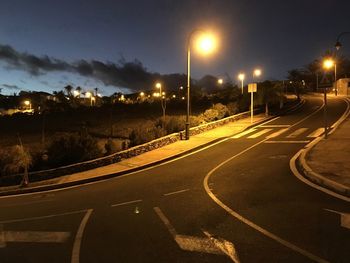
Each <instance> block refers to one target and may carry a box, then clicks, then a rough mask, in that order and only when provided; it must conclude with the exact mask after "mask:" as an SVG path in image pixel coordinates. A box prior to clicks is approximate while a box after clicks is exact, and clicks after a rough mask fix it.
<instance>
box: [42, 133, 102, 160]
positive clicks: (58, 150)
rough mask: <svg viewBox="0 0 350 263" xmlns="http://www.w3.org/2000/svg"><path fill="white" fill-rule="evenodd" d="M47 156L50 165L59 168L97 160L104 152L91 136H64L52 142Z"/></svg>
mask: <svg viewBox="0 0 350 263" xmlns="http://www.w3.org/2000/svg"><path fill="white" fill-rule="evenodd" d="M47 154H48V161H49V163H50V164H51V165H52V166H54V167H57V166H62V165H68V164H72V163H78V162H83V161H87V160H91V159H95V158H97V157H100V156H101V155H102V151H101V149H100V148H99V147H98V145H97V140H96V139H94V138H93V137H91V136H90V135H87V134H85V135H82V134H62V135H60V136H56V137H55V138H54V139H53V140H52V141H51V143H50V145H49V147H48V148H47Z"/></svg>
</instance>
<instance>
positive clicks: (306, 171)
mask: <svg viewBox="0 0 350 263" xmlns="http://www.w3.org/2000/svg"><path fill="white" fill-rule="evenodd" d="M346 102H347V104H348V107H347V109H346V111H345V113H344V114H343V115H342V117H341V118H340V119H339V120H338V121H337V122H336V123H335V124H334V125H333V126H332V128H333V129H332V131H331V132H330V133H329V134H332V133H333V132H334V131H335V129H337V128H338V127H339V125H340V124H341V123H342V122H343V121H345V120H346V118H347V117H348V116H349V114H350V108H349V100H348V99H346ZM321 140H323V137H318V138H316V139H315V140H313V141H311V142H310V143H309V144H307V145H306V146H305V147H304V149H302V150H301V151H300V152H299V155H298V156H297V158H296V163H297V167H298V168H299V170H300V171H301V173H302V175H303V176H304V177H305V178H306V179H308V180H309V181H311V182H313V183H315V184H317V185H319V186H321V187H324V188H327V189H329V190H331V191H334V192H335V193H337V194H340V195H343V196H345V197H350V187H348V186H346V185H343V184H341V183H338V182H336V181H333V180H331V179H328V178H326V177H324V176H322V175H321V174H319V173H317V172H315V171H313V170H312V169H311V167H310V166H309V165H308V164H307V161H306V155H307V154H308V153H309V152H310V151H311V150H312V148H313V147H315V146H316V144H318V143H319V142H320V141H321Z"/></svg>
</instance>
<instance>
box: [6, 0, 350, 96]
mask: <svg viewBox="0 0 350 263" xmlns="http://www.w3.org/2000/svg"><path fill="white" fill-rule="evenodd" d="M194 28H203V29H209V30H211V31H214V32H215V33H216V34H217V35H218V36H219V38H220V47H219V49H218V51H217V53H216V54H214V55H212V56H211V57H208V58H202V57H200V56H194V57H193V60H192V61H193V63H192V70H193V77H194V78H197V79H198V78H201V77H202V76H204V75H205V74H212V75H214V76H218V77H221V76H225V74H228V75H229V76H230V77H231V78H232V79H233V80H234V81H235V80H236V76H237V74H238V73H239V71H244V72H246V73H247V74H251V71H252V70H253V68H254V67H255V66H259V67H261V68H262V70H263V76H262V78H263V79H283V78H285V77H286V76H287V71H288V70H290V69H293V68H299V67H302V66H303V65H305V64H307V63H308V62H311V61H312V60H313V59H316V58H318V57H319V56H321V55H322V54H323V53H324V52H325V51H326V50H327V49H333V46H334V43H335V40H336V37H337V35H338V34H339V33H340V32H343V31H350V1H349V0H343V1H341V0H339V1H334V0H319V1H310V0H304V1H299V0H294V1H290V0H285V1H282V0H280V1H250V0H244V1H243V0H241V1H235V0H231V1H229V0H215V1H210V0H159V1H155V0H148V1H146V0H144V1H141V0H138V1H135V0H128V1H124V0H123V1H122V0H119V1H118V0H114V1H106V0H99V1H92V0H85V1H83V0H81V1H78V0H69V1H68V0H60V1H58V0H56V1H51V0H42V1H39V0H30V1H29V0H22V1H19V0H1V1H0V88H2V93H3V94H10V93H14V92H17V93H18V92H19V91H20V90H43V91H48V92H53V91H58V90H61V89H63V87H64V86H66V85H67V84H70V85H72V86H74V87H76V86H78V85H79V86H81V87H83V88H84V89H92V88H95V87H99V88H100V89H101V91H102V93H103V94H104V95H109V94H111V93H113V92H118V91H121V92H128V91H134V90H138V89H140V88H139V86H137V85H133V84H132V83H131V84H128V85H126V84H125V85H124V84H123V83H124V82H121V81H119V79H118V78H120V77H121V76H120V75H118V74H123V69H122V68H121V67H122V66H121V64H120V61H124V62H130V61H131V62H132V61H134V60H135V59H137V60H138V61H139V62H141V63H142V65H143V67H145V69H147V71H148V72H151V73H154V72H159V73H161V74H170V73H185V71H186V41H187V37H188V34H189V32H191V31H192V30H193V29H194ZM342 40H343V41H342V42H343V48H342V50H341V54H342V55H346V56H349V54H350V35H347V36H345V37H344V38H343V39H342ZM92 61H94V62H93V63H92ZM96 68H98V69H99V71H97V73H95V71H94V70H96ZM92 71H94V72H92ZM106 72H107V73H106ZM150 88H151V87H150Z"/></svg>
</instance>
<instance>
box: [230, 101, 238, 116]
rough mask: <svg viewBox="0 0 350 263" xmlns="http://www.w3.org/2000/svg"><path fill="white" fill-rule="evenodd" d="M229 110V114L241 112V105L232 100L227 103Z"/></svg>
mask: <svg viewBox="0 0 350 263" xmlns="http://www.w3.org/2000/svg"><path fill="white" fill-rule="evenodd" d="M227 110H228V113H229V115H235V114H237V113H238V112H239V105H238V103H237V102H236V101H235V102H230V103H229V104H227Z"/></svg>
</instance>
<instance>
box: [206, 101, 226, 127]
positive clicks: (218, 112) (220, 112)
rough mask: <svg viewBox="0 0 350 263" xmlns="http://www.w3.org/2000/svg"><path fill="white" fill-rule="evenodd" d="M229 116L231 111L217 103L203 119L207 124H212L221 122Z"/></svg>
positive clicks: (207, 111)
mask: <svg viewBox="0 0 350 263" xmlns="http://www.w3.org/2000/svg"><path fill="white" fill-rule="evenodd" d="M229 115H230V114H229V109H228V108H227V107H226V106H225V105H223V104H221V103H216V104H214V105H213V106H212V107H211V108H210V109H207V110H206V111H205V112H204V113H203V118H204V120H205V121H206V122H210V121H216V120H220V119H222V118H224V117H227V116H229Z"/></svg>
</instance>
